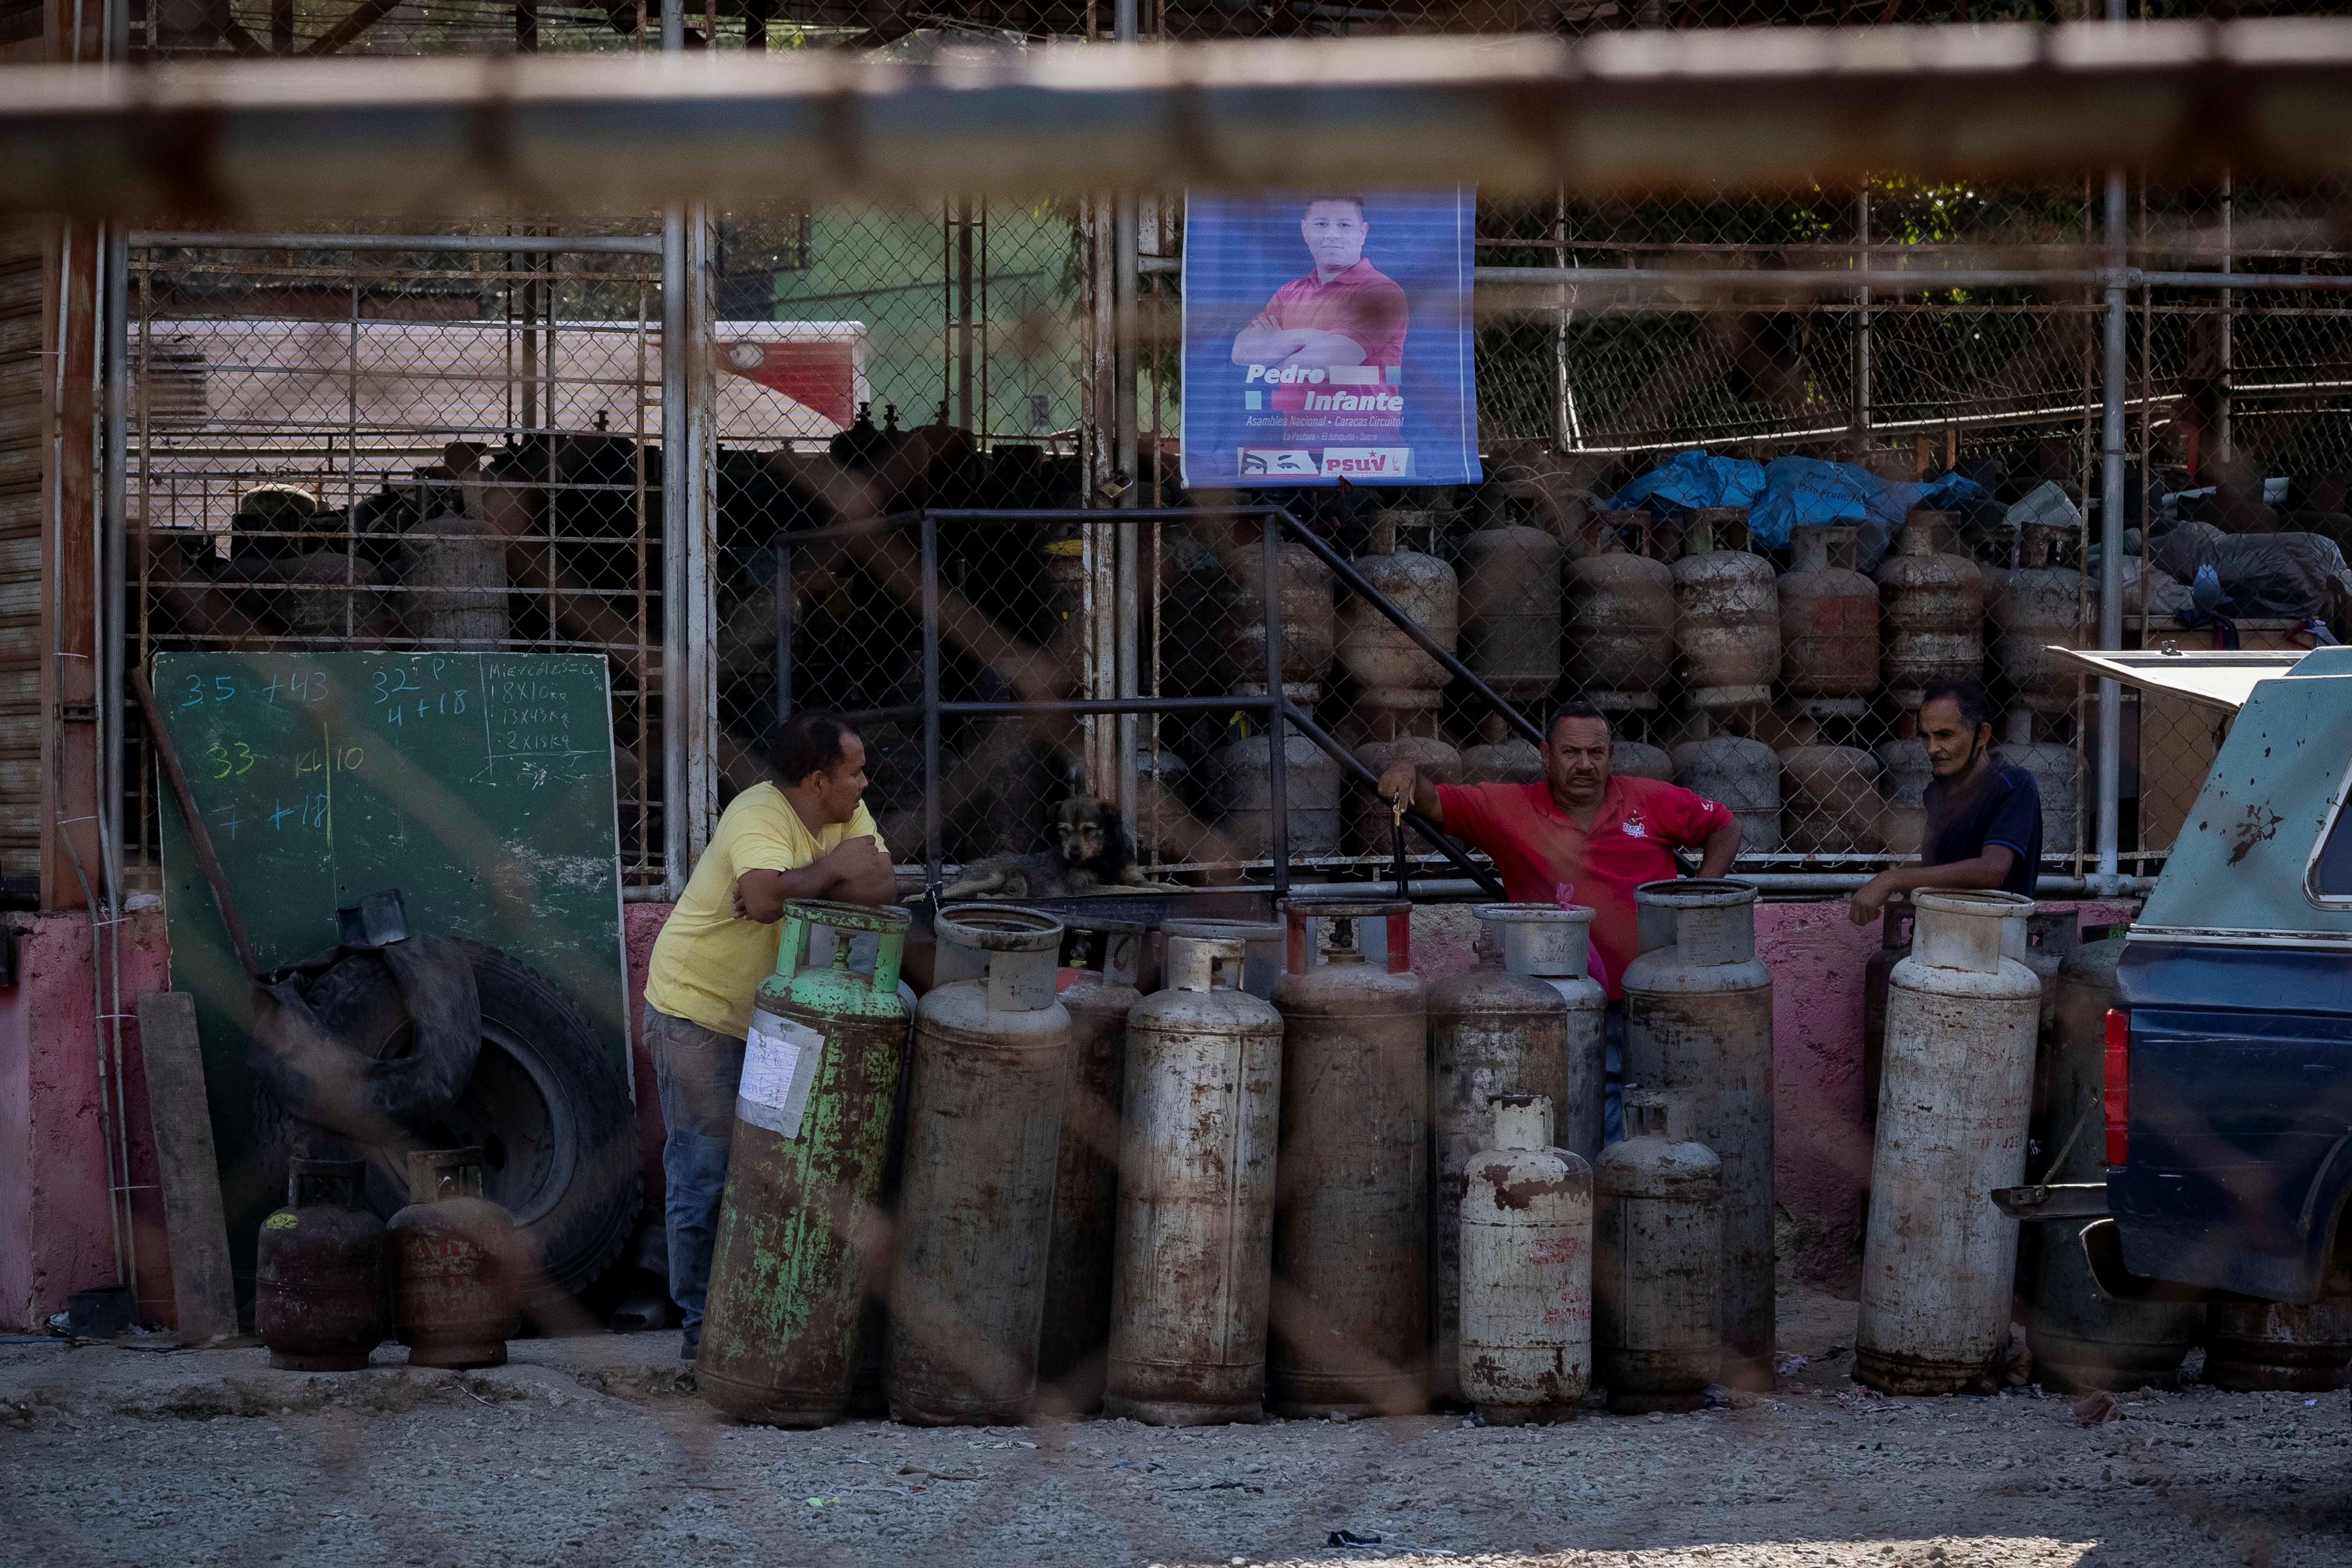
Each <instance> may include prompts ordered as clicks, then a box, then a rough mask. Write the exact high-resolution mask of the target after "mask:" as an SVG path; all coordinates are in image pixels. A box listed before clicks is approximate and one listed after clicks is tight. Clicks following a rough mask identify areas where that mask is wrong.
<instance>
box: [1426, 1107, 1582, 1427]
mask: <svg viewBox="0 0 2352 1568" xmlns="http://www.w3.org/2000/svg"><path fill="white" fill-rule="evenodd" d="M1493 1113H1494V1118H1495V1127H1494V1137H1493V1142H1491V1144H1490V1145H1489V1146H1488V1147H1486V1148H1484V1149H1481V1150H1478V1151H1477V1152H1475V1153H1473V1154H1472V1155H1471V1156H1470V1160H1469V1171H1468V1183H1467V1185H1466V1186H1465V1189H1464V1191H1463V1194H1462V1197H1461V1200H1460V1208H1459V1211H1458V1212H1459V1215H1460V1224H1461V1227H1462V1338H1461V1344H1460V1347H1459V1349H1458V1350H1457V1351H1456V1352H1455V1353H1456V1357H1457V1360H1456V1363H1455V1364H1456V1367H1457V1368H1458V1371H1459V1373H1460V1377H1461V1384H1462V1394H1463V1397H1464V1398H1465V1399H1467V1400H1468V1401H1469V1402H1470V1404H1471V1405H1472V1407H1473V1408H1475V1410H1476V1411H1477V1412H1478V1414H1479V1415H1481V1416H1483V1417H1484V1418H1485V1419H1486V1424H1487V1425H1488V1426H1525V1425H1527V1424H1528V1423H1529V1422H1531V1421H1565V1420H1569V1419H1570V1418H1572V1417H1573V1416H1574V1415H1575V1414H1576V1407H1577V1405H1579V1404H1580V1403H1581V1402H1582V1401H1583V1399H1584V1391H1585V1390H1586V1389H1587V1388H1589V1387H1591V1384H1592V1167H1591V1166H1590V1165H1588V1164H1586V1163H1584V1162H1583V1161H1582V1160H1580V1159H1578V1158H1577V1157H1576V1156H1575V1155H1573V1154H1571V1153H1570V1152H1568V1151H1567V1150H1565V1149H1556V1148H1553V1147H1551V1146H1550V1145H1551V1101H1550V1100H1549V1099H1548V1098H1547V1097H1545V1096H1543V1095H1540V1094H1504V1095H1496V1096H1495V1097H1494V1104H1493Z"/></svg>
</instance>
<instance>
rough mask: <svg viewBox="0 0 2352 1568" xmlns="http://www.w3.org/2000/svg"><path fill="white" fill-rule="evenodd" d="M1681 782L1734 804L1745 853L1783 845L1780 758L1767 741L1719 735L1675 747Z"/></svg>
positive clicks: (1764, 851) (1766, 851)
mask: <svg viewBox="0 0 2352 1568" xmlns="http://www.w3.org/2000/svg"><path fill="white" fill-rule="evenodd" d="M1674 759H1675V783H1676V784H1680V785H1682V786H1683V788H1685V789H1686V790H1689V791H1691V792H1692V793H1693V794H1696V795H1705V796H1706V798H1707V799H1709V800H1712V801H1718V802H1720V803H1721V804H1723V805H1727V806H1728V807H1730V809H1731V815H1732V816H1736V817H1738V818H1739V852H1740V853H1741V854H1742V855H1769V854H1770V853H1771V852H1772V851H1774V850H1775V849H1778V848H1780V758H1779V757H1778V756H1777V755H1775V754H1774V753H1773V751H1772V748H1771V747H1769V746H1768V745H1766V744H1765V743H1764V742H1761V741H1751V740H1748V739H1747V738H1746V737H1745V736H1741V735H1730V734H1724V735H1713V736H1709V737H1708V738H1707V739H1706V740H1704V741H1685V742H1683V743H1682V744H1681V745H1679V746H1676V747H1675V749H1674Z"/></svg>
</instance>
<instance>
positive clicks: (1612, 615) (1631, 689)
mask: <svg viewBox="0 0 2352 1568" xmlns="http://www.w3.org/2000/svg"><path fill="white" fill-rule="evenodd" d="M1591 526H1592V540H1593V545H1592V552H1591V554H1588V555H1581V556H1579V557H1577V558H1576V559H1575V560H1572V561H1570V563H1568V570H1567V573H1566V579H1567V584H1568V609H1567V616H1566V626H1567V643H1568V657H1567V660H1566V669H1567V673H1566V675H1565V677H1564V679H1566V681H1567V682H1568V687H1569V689H1570V690H1572V691H1578V692H1581V693H1582V694H1583V695H1584V696H1585V697H1586V698H1587V699H1588V700H1591V702H1592V703H1593V704H1594V705H1596V706H1598V707H1600V708H1601V709H1604V710H1610V711H1620V710H1648V709H1653V708H1655V707H1656V706H1657V705H1658V693H1659V691H1660V689H1662V688H1663V687H1664V685H1665V683H1666V679H1667V678H1668V677H1669V676H1670V675H1671V674H1672V673H1673V671H1674V661H1675V574H1674V570H1673V568H1671V567H1669V566H1668V565H1667V564H1666V563H1664V562H1663V561H1654V560H1652V559H1650V557H1649V556H1648V555H1647V554H1637V553H1634V552H1633V551H1631V550H1628V549H1627V548H1626V543H1625V535H1626V534H1627V533H1628V532H1631V533H1633V535H1634V536H1635V539H1636V541H1637V542H1639V544H1640V547H1641V548H1642V549H1643V550H1644V551H1646V550H1647V549H1648V548H1649V530H1650V514H1649V513H1648V512H1646V511H1601V512H1595V513H1593V514H1592V518H1591Z"/></svg>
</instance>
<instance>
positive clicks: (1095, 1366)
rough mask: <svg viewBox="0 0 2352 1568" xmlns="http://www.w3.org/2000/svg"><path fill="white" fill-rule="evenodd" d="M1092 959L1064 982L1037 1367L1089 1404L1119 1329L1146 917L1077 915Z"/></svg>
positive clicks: (1075, 1404)
mask: <svg viewBox="0 0 2352 1568" xmlns="http://www.w3.org/2000/svg"><path fill="white" fill-rule="evenodd" d="M1069 930H1070V933H1071V937H1072V939H1073V941H1074V942H1076V947H1077V951H1076V952H1074V953H1073V954H1072V956H1073V957H1074V958H1076V959H1077V960H1079V961H1080V963H1082V964H1083V967H1082V968H1081V969H1080V970H1079V973H1078V975H1077V977H1076V979H1074V980H1072V981H1071V982H1070V983H1069V984H1067V985H1065V986H1063V987H1062V991H1061V997H1062V1006H1063V1007H1064V1009H1066V1011H1067V1012H1068V1013H1069V1015H1070V1084H1069V1099H1068V1100H1067V1101H1066V1103H1065V1104H1064V1106H1063V1108H1062V1148H1061V1156H1060V1163H1059V1164H1058V1166H1057V1168H1056V1173H1055V1179H1054V1236H1053V1240H1052V1242H1051V1243H1050V1244H1049V1245H1048V1247H1047V1249H1046V1253H1045V1326H1044V1327H1043V1328H1042V1329H1041V1330H1040V1331H1039V1332H1038V1335H1037V1376H1038V1377H1039V1379H1040V1380H1041V1381H1044V1382H1047V1383H1051V1384H1055V1389H1054V1402H1055V1404H1056V1405H1061V1406H1062V1407H1063V1408H1066V1409H1068V1410H1073V1411H1077V1412H1079V1413H1081V1414H1083V1413H1086V1412H1089V1411H1092V1410H1093V1409H1094V1408H1095V1407H1096V1406H1097V1405H1100V1404H1101V1403H1102V1394H1103V1353H1104V1346H1105V1345H1106V1344H1107V1343H1108V1341H1109V1339H1110V1293H1111V1259H1112V1242H1111V1232H1112V1227H1113V1226H1114V1225H1116V1224H1117V1222H1118V1159H1119V1153H1118V1149H1119V1103H1120V1100H1121V1099H1122V1098H1123V1097H1124V1095H1125V1092H1126V1083H1127V1038H1128V1037H1127V1020H1128V1015H1129V1011H1130V1010H1131V1009H1132V1008H1133V1007H1134V1006H1135V1005H1136V1004H1137V1003H1138V1002H1140V1001H1142V1000H1143V993H1142V992H1140V991H1139V990H1137V989H1136V984H1135V983H1136V979H1137V976H1138V974H1139V971H1140V969H1141V965H1142V959H1143V942H1144V937H1145V934H1146V933H1147V932H1148V931H1150V927H1149V926H1148V925H1146V924H1145V923H1144V922H1142V921H1114V920H1105V919H1102V918H1100V917H1098V916H1079V917H1075V918H1073V919H1072V920H1071V921H1069Z"/></svg>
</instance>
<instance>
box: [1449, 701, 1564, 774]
mask: <svg viewBox="0 0 2352 1568" xmlns="http://www.w3.org/2000/svg"><path fill="white" fill-rule="evenodd" d="M1478 734H1479V741H1478V743H1477V744H1476V745H1475V746H1465V747H1464V748H1462V778H1461V782H1462V783H1464V784H1534V783H1535V782H1536V781H1537V780H1538V779H1540V778H1542V777H1543V776H1544V768H1543V753H1542V752H1538V751H1537V750H1536V748H1535V742H1532V741H1528V740H1527V739H1525V738H1523V737H1522V736H1520V735H1518V734H1517V733H1515V732H1514V731H1512V730H1511V728H1510V726H1509V725H1507V724H1506V723H1505V722H1504V721H1502V719H1501V718H1500V717H1499V716H1497V715H1494V714H1489V715H1487V717H1486V719H1485V720H1483V721H1481V722H1480V724H1479V727H1478Z"/></svg>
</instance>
